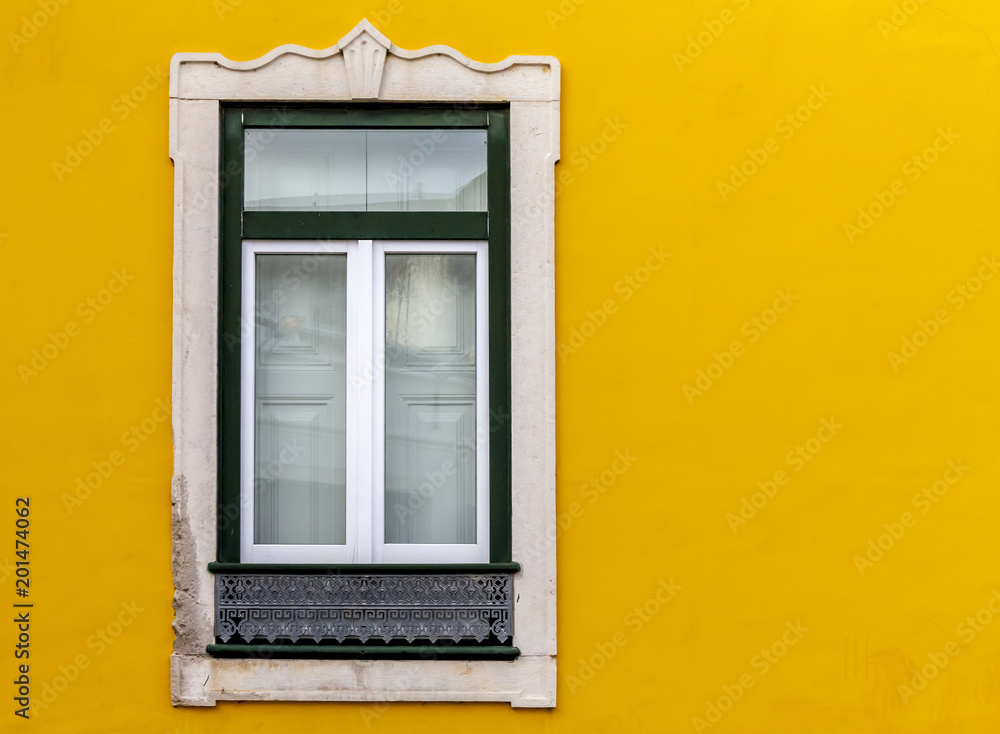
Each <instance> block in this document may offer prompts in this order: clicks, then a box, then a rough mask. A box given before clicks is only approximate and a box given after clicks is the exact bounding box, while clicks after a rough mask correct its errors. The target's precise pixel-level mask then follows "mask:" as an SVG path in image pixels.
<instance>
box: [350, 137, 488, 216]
mask: <svg viewBox="0 0 1000 734" xmlns="http://www.w3.org/2000/svg"><path fill="white" fill-rule="evenodd" d="M368 210H369V211H387V212H389V211H391V212H405V211H434V212H445V211H459V212H484V211H486V131H485V130H396V131H381V132H370V133H368Z"/></svg>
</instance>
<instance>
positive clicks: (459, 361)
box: [385, 254, 476, 543]
mask: <svg viewBox="0 0 1000 734" xmlns="http://www.w3.org/2000/svg"><path fill="white" fill-rule="evenodd" d="M385 343H386V350H385V356H386V369H385V434H386V437H385V442H386V445H385V493H386V496H385V542H386V543H475V542H476V256H475V255H465V254H462V255H423V254H421V255H386V257H385Z"/></svg>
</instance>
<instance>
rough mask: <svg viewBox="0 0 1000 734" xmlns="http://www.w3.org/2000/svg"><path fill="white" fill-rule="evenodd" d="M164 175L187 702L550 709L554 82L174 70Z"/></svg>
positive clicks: (443, 65)
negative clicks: (171, 185) (171, 189)
mask: <svg viewBox="0 0 1000 734" xmlns="http://www.w3.org/2000/svg"><path fill="white" fill-rule="evenodd" d="M412 100H421V102H420V103H419V104H415V103H413V102H412ZM171 157H172V158H173V160H174V164H175V170H176V178H175V182H176V195H175V211H176V217H175V232H176V237H175V292H174V307H175V311H174V313H175V341H174V397H173V407H174V416H175V417H174V438H175V472H174V486H173V503H174V508H175V509H174V583H175V588H176V592H175V609H176V614H175V624H174V627H175V631H176V633H177V634H176V639H175V644H174V653H173V655H172V657H171V670H172V686H171V689H172V695H173V697H174V703H175V704H176V705H214V703H215V702H216V701H218V700H246V699H254V700H482V701H489V700H496V701H509V702H510V703H511V704H512V705H515V706H552V705H554V702H555V698H554V692H555V548H554V533H552V532H550V531H551V529H552V528H554V525H555V508H554V381H553V377H554V314H553V300H552V291H553V284H554V277H553V270H552V251H553V248H552V244H553V242H552V239H553V238H552V233H553V217H552V213H553V201H552V195H551V194H552V189H553V184H554V182H553V171H552V164H553V163H554V162H555V161H556V160H557V158H558V64H557V63H556V62H555V60H554V59H551V58H547V57H510V58H509V59H507V60H506V61H503V62H500V63H498V64H489V65H484V64H478V63H476V62H472V61H469V60H468V59H466V58H465V57H463V56H461V54H458V53H457V52H455V51H453V50H451V49H448V48H445V47H441V46H435V47H432V48H428V49H424V50H421V51H406V50H403V49H399V48H397V47H395V46H392V44H391V43H389V41H388V39H386V38H385V37H384V36H382V34H380V33H379V32H378V31H377V30H375V29H374V28H373V27H372V26H371V25H370V24H368V23H367V22H365V21H363V22H362V23H361V24H359V25H358V26H357V27H356V28H355V29H354V30H353V31H352V32H351V33H349V34H348V35H347V36H346V37H345V38H344V39H342V40H341V41H340V43H338V44H337V45H336V46H335V47H332V48H330V49H327V50H325V51H311V50H309V49H303V48H300V47H294V46H289V47H282V48H279V49H275V50H274V51H272V52H271V53H270V54H267V55H266V56H264V57H262V58H261V59H258V60H257V61H251V62H231V61H229V60H228V59H225V58H223V57H221V56H219V55H216V54H178V55H177V56H175V57H174V60H173V63H172V71H171ZM220 181H221V184H222V185H221V186H219V185H218V183H219V182H220ZM220 209H221V216H220ZM515 590H516V593H515ZM233 658H240V659H238V660H234V659H233ZM287 658H311V660H309V663H310V665H309V666H306V667H303V666H302V665H301V664H297V663H296V661H294V660H289V659H287ZM362 670H363V673H362Z"/></svg>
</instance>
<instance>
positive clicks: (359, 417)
mask: <svg viewBox="0 0 1000 734" xmlns="http://www.w3.org/2000/svg"><path fill="white" fill-rule="evenodd" d="M392 253H427V254H431V253H448V254H474V255H476V434H475V435H476V543H474V544H471V543H470V544H462V545H458V544H455V545H451V544H387V543H384V542H382V539H384V538H385V438H384V436H385V370H384V368H385V357H384V355H385V296H384V291H385V255H386V254H392ZM258 254H305V255H308V254H346V256H347V325H348V328H347V346H346V350H347V353H346V370H347V376H346V377H347V393H346V396H345V400H346V406H345V407H346V413H347V428H348V430H347V472H346V475H347V476H346V485H347V486H346V489H347V502H346V512H347V526H346V543H345V544H344V545H282V544H261V543H255V542H254V512H255V508H254V500H255V492H254V467H255V457H254V447H255V443H256V442H255V440H254V439H255V437H254V431H255V430H256V429H255V426H256V422H255V420H254V413H255V407H256V395H255V365H256V359H255V349H256V318H255V313H254V312H255V309H256V271H257V269H256V262H255V258H256V256H257V255H258ZM242 269H243V272H242V289H243V292H242V313H241V335H242V346H241V355H240V365H241V368H240V370H241V375H240V386H241V387H240V396H241V415H242V426H241V436H240V442H241V447H240V494H241V520H240V559H241V561H242V562H243V563H334V564H335V563H373V562H374V563H485V562H488V561H489V547H490V546H489V292H488V263H487V243H486V242H467V241H454V242H452V241H448V242H419V243H417V242H398V241H385V242H382V241H379V242H373V241H372V240H358V241H329V242H309V241H296V242H276V241H262V240H245V241H244V242H243V258H242ZM363 437H367V440H364V439H363Z"/></svg>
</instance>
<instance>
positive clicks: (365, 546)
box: [348, 240, 382, 563]
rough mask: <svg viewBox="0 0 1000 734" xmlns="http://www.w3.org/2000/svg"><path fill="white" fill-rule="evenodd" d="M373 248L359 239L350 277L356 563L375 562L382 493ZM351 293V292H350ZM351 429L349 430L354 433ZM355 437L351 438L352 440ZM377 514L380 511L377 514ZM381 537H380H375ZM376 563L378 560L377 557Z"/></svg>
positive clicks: (370, 242) (377, 291) (367, 241)
mask: <svg viewBox="0 0 1000 734" xmlns="http://www.w3.org/2000/svg"><path fill="white" fill-rule="evenodd" d="M372 250H373V247H372V241H371V240H359V241H358V250H357V258H356V260H357V262H356V270H355V271H354V276H355V277H354V278H353V279H349V283H352V284H353V285H354V286H355V289H354V291H353V295H352V296H350V301H352V302H353V303H354V304H355V307H356V316H357V318H356V320H355V321H354V322H353V323H355V324H356V327H357V328H356V329H355V332H356V335H357V336H356V343H357V351H356V354H357V358H356V361H355V363H354V365H353V366H354V369H356V372H354V373H353V376H354V377H355V378H356V379H354V380H352V382H354V384H355V385H357V391H356V397H357V405H358V408H357V416H356V423H351V424H349V425H356V426H357V430H356V431H355V432H354V439H353V440H354V443H355V448H354V451H355V455H356V456H357V461H358V463H357V467H358V471H357V484H356V496H357V511H356V512H355V515H354V516H355V518H356V522H357V543H356V545H355V552H354V563H372V562H373V552H372V549H373V546H374V545H375V543H374V538H373V533H372V529H373V522H372V520H373V511H374V510H373V503H374V498H373V495H374V496H376V497H377V496H378V492H376V491H375V489H374V483H375V476H374V475H375V474H377V472H375V470H374V469H375V463H374V462H375V459H374V457H373V455H372V452H373V446H375V445H376V443H377V442H376V433H375V431H376V430H377V429H376V427H375V425H374V424H375V423H376V422H377V412H376V409H375V402H376V398H375V394H376V393H377V391H378V387H377V386H378V384H379V382H380V375H381V373H382V369H381V365H380V364H379V360H378V359H377V357H376V355H377V354H379V352H376V351H375V349H376V347H375V344H374V341H375V334H376V330H375V324H376V323H377V321H376V315H375V314H374V313H373V311H374V310H375V304H376V301H377V299H375V298H374V296H373V293H380V292H381V290H379V289H377V288H375V289H373V288H372V283H373V280H374V273H373V270H376V271H377V270H378V268H376V267H375V263H374V256H373V252H372ZM349 293H350V291H349ZM350 434H351V432H350V431H348V435H349V436H350ZM350 440H351V439H350V438H349V439H348V441H350ZM375 516H376V517H377V513H375ZM375 537H377V536H375ZM374 562H378V559H375V560H374Z"/></svg>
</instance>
